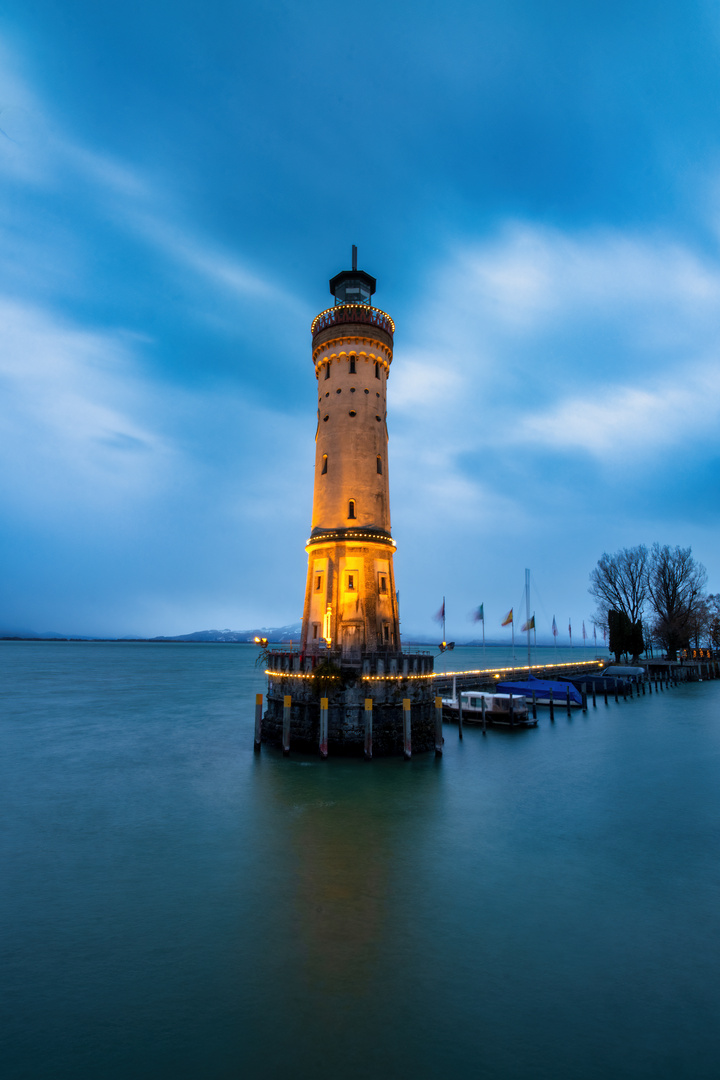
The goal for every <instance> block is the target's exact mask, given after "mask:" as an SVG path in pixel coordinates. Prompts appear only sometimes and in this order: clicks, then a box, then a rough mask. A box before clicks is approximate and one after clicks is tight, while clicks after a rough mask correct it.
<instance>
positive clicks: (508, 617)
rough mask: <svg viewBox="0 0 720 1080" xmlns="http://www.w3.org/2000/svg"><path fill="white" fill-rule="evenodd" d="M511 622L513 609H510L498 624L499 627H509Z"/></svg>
mask: <svg viewBox="0 0 720 1080" xmlns="http://www.w3.org/2000/svg"><path fill="white" fill-rule="evenodd" d="M512 621H513V609H512V608H510V610H509V611H508V613H507V615H506V616H505V618H504V619H503V621H502V622H501V623H500V625H501V626H509V625H510V623H511V622H512Z"/></svg>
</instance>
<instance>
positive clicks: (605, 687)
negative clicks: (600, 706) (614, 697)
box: [603, 683, 607, 705]
mask: <svg viewBox="0 0 720 1080" xmlns="http://www.w3.org/2000/svg"><path fill="white" fill-rule="evenodd" d="M603 691H604V693H605V704H606V705H607V683H605V686H604V687H603Z"/></svg>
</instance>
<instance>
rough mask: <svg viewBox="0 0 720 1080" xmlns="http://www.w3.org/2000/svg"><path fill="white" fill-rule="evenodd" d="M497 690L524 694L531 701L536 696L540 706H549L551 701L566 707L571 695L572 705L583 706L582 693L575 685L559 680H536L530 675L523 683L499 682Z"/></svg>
mask: <svg viewBox="0 0 720 1080" xmlns="http://www.w3.org/2000/svg"><path fill="white" fill-rule="evenodd" d="M497 688H498V690H502V691H504V692H505V693H512V694H524V695H525V697H526V698H529V699H530V700H531V701H532V699H533V694H534V695H535V702H536V704H538V705H549V704H550V700H551V699H552V701H553V703H554V704H555V705H564V704H565V703H566V702H567V698H568V693H569V695H570V704H571V705H582V697H581V696H580V692H579V691H578V690H577V689H576V688H575V687H574V686H573V684H572V683H570V682H561V681H560V680H559V679H536V678H535V676H534V675H530V676H528V678H527V679H523V681H522V682H499V683H498V684H497Z"/></svg>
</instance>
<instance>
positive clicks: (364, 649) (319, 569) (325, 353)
mask: <svg viewBox="0 0 720 1080" xmlns="http://www.w3.org/2000/svg"><path fill="white" fill-rule="evenodd" d="M375 285H376V282H375V278H374V277H371V276H370V274H367V273H365V271H364V270H358V269H357V248H355V247H353V255H352V269H350V270H343V271H342V272H341V273H339V274H336V275H335V277H333V278H332V279H331V280H330V292H331V294H332V296H333V298H334V304H333V306H332V307H330V308H328V309H327V310H325V311H322V312H321V313H320V314H319V315H318V316H317V317H316V318H315V319H314V321H313V324H312V327H311V331H312V361H313V366H314V370H315V377H316V379H317V386H318V408H317V429H316V433H315V483H314V491H313V508H312V527H311V532H310V537H309V539H308V542H307V546H306V551H307V554H308V573H307V584H306V589H305V606H304V611H303V625H302V648H303V651H304V652H306V653H307V652H310V653H312V654H316V655H317V654H318V653H319V652H322V651H324V650H326V649H329V650H331V651H332V652H334V653H339V654H340V657H341V658H342V661H343V662H344V663H345V664H350V665H352V664H359V663H360V662H361V659H362V657H363V656H366V655H372V654H377V653H380V652H382V653H388V654H389V653H393V652H397V651H398V650H399V648H400V627H399V620H398V606H397V596H396V592H395V575H394V571H393V554H394V551H395V543H394V541H393V539H392V534H391V529H390V490H389V476H388V427H387V385H388V378H389V376H390V366H391V364H392V358H393V336H394V332H395V325H394V323H393V321H392V319H391V318H390V316H389V315H387V314H386V313H385V312H384V311H381V310H380V309H379V308H376V307H373V306H372V305H371V297H372V296H373V294H374V292H375Z"/></svg>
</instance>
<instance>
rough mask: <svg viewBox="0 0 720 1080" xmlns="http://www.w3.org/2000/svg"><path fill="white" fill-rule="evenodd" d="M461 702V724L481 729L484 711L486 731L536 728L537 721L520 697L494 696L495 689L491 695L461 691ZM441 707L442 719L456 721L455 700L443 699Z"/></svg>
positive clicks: (487, 691) (476, 691)
mask: <svg viewBox="0 0 720 1080" xmlns="http://www.w3.org/2000/svg"><path fill="white" fill-rule="evenodd" d="M460 698H461V700H462V718H463V724H479V725H482V723H483V711H484V713H485V724H486V725H487V726H488V727H536V726H537V720H536V719H534V718H533V715H532V713H531V711H530V708H529V706H528V702H527V698H526V697H525V696H524V695H523V694H515V693H507V694H506V693H497V692H496V691H495V689H493V690H492V691H489V690H463V691H462V692H461V694H460ZM442 703H443V716H444V717H445V718H446V719H448V720H454V721H457V719H458V701H457V698H443V699H442ZM483 703H484V708H483Z"/></svg>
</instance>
